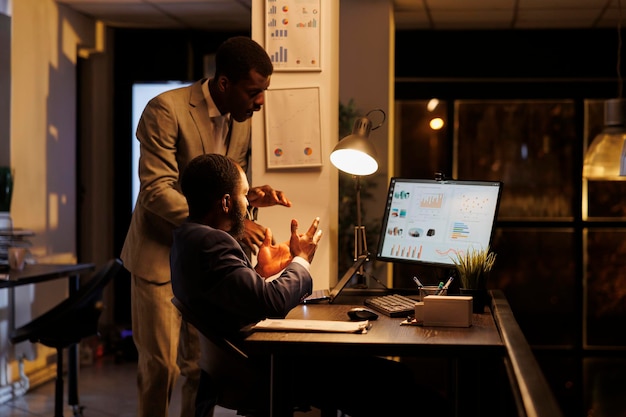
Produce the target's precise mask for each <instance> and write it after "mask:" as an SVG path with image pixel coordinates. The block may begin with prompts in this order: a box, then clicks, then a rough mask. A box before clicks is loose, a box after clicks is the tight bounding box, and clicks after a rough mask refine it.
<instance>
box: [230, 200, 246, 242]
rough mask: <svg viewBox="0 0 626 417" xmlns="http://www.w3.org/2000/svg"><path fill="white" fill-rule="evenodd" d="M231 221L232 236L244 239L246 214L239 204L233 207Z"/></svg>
mask: <svg viewBox="0 0 626 417" xmlns="http://www.w3.org/2000/svg"><path fill="white" fill-rule="evenodd" d="M230 220H231V222H232V226H231V228H230V235H231V236H232V237H234V238H235V239H242V238H243V235H244V231H245V230H246V221H245V220H246V212H245V211H244V210H241V208H240V207H239V205H238V204H234V205H233V208H232V210H231V211H230Z"/></svg>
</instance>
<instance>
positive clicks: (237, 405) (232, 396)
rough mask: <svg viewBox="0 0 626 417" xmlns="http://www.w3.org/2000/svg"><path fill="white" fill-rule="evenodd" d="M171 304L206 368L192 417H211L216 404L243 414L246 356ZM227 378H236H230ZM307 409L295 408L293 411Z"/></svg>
mask: <svg viewBox="0 0 626 417" xmlns="http://www.w3.org/2000/svg"><path fill="white" fill-rule="evenodd" d="M172 304H174V306H175V307H176V308H177V309H178V311H179V312H180V314H181V317H182V319H183V320H184V321H186V322H187V323H189V324H191V325H192V326H194V327H195V328H196V329H197V330H198V332H199V333H200V334H199V336H200V345H201V350H202V352H201V358H200V363H201V368H210V370H208V371H207V370H205V369H203V370H202V372H203V373H204V375H203V378H202V379H201V381H200V386H199V387H198V395H197V398H196V416H195V417H212V416H213V411H214V408H215V406H216V405H219V406H220V407H224V408H227V409H230V410H237V411H238V414H242V415H247V414H246V404H245V400H247V399H248V398H249V395H248V393H247V391H249V390H246V388H244V387H243V386H242V385H241V381H242V380H246V377H243V378H242V377H241V375H245V374H248V377H249V378H250V380H251V381H252V380H253V378H254V377H253V376H252V374H250V370H249V369H248V365H247V364H246V361H248V360H249V357H248V355H247V354H246V353H245V352H244V351H243V350H241V349H240V348H239V347H238V346H236V345H235V344H234V343H233V342H231V341H230V340H228V339H227V338H225V337H223V336H220V335H217V334H215V333H214V332H213V331H212V330H211V329H210V328H208V326H206V325H205V324H204V323H203V322H202V321H201V320H199V319H198V317H197V316H196V315H195V314H194V313H193V311H192V310H191V309H190V308H189V307H188V306H186V305H185V304H184V303H183V302H182V301H180V300H179V299H178V298H176V297H174V298H172ZM231 375H237V377H236V378H234V379H233V378H231V377H230V376H231ZM309 409H310V408H308V407H305V408H304V409H298V408H295V409H294V411H308V410H309ZM320 411H321V415H322V417H326V416H337V411H338V410H337V409H336V408H335V407H333V406H332V405H329V406H324V407H323V408H322V410H320ZM341 415H342V416H343V415H344V414H343V413H342V414H341Z"/></svg>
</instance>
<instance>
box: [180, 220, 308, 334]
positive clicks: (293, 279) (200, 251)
mask: <svg viewBox="0 0 626 417" xmlns="http://www.w3.org/2000/svg"><path fill="white" fill-rule="evenodd" d="M171 267H172V289H173V291H174V295H175V296H176V298H178V299H179V300H180V301H182V303H183V304H185V305H187V306H188V307H189V308H190V310H191V311H192V312H193V313H194V315H195V316H196V317H197V318H198V319H199V320H201V321H202V322H203V323H205V324H207V326H210V327H211V328H213V329H215V330H217V331H218V332H224V334H227V335H228V336H231V335H236V334H237V332H238V331H239V329H240V328H241V327H243V326H245V325H247V324H251V323H256V322H257V321H259V320H262V319H265V318H268V317H272V318H282V317H285V316H286V315H287V313H288V312H289V311H290V310H291V309H293V308H294V307H295V306H297V305H298V304H299V303H300V301H301V300H302V299H303V298H304V297H306V296H307V295H308V294H310V293H311V290H312V287H313V281H312V279H311V274H310V273H309V271H308V270H307V269H306V268H305V267H303V266H302V265H300V264H298V263H295V262H292V263H290V264H289V265H288V266H287V268H285V270H284V271H283V272H282V273H281V275H280V276H278V277H277V278H275V279H273V280H265V279H264V278H263V277H261V276H260V275H258V274H257V273H256V271H255V270H254V268H253V267H252V264H251V263H250V260H249V259H248V257H247V256H246V254H245V253H244V251H243V250H242V248H241V246H240V245H239V243H238V242H237V241H236V240H235V239H234V238H233V237H232V236H231V235H229V234H228V233H226V232H224V231H222V230H217V229H213V228H211V227H209V226H204V225H201V224H198V223H189V222H188V223H184V224H183V225H181V226H180V227H179V228H177V229H176V230H175V231H174V243H173V245H172V250H171Z"/></svg>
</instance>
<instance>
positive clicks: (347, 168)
mask: <svg viewBox="0 0 626 417" xmlns="http://www.w3.org/2000/svg"><path fill="white" fill-rule="evenodd" d="M371 130H372V122H370V120H369V119H368V118H367V117H361V118H359V119H357V120H356V121H355V122H354V127H353V129H352V134H351V135H349V136H346V137H345V138H343V139H342V140H341V141H339V143H338V144H337V145H336V146H335V148H334V149H333V151H332V152H331V154H330V162H332V164H333V165H334V166H335V167H337V169H339V170H341V171H343V172H347V173H348V174H352V175H370V174H373V173H374V172H376V170H378V161H377V159H378V155H377V153H376V148H375V147H374V144H372V142H371V141H370V140H369V139H368V137H369V134H370V131H371Z"/></svg>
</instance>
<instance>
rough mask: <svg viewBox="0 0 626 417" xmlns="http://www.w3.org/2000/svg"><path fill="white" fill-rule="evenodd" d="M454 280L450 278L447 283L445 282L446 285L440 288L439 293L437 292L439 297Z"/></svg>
mask: <svg viewBox="0 0 626 417" xmlns="http://www.w3.org/2000/svg"><path fill="white" fill-rule="evenodd" d="M453 280H454V277H450V278H448V281H447V282H446V285H444V286H443V287H441V291H439V295H443V292H444V291H446V290H447V289H448V287H449V286H450V284H452V281H453Z"/></svg>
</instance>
